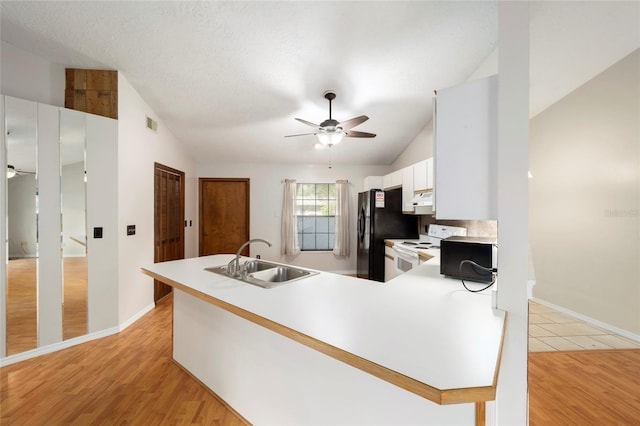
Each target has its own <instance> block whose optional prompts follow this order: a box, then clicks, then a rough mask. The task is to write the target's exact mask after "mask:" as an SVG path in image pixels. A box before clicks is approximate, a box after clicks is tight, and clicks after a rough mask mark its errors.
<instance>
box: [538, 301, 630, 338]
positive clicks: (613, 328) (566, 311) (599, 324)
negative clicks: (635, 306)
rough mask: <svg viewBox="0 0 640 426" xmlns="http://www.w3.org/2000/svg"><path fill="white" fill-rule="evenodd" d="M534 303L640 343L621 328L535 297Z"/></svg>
mask: <svg viewBox="0 0 640 426" xmlns="http://www.w3.org/2000/svg"><path fill="white" fill-rule="evenodd" d="M531 300H533V301H534V302H536V303H539V304H541V305H544V306H547V307H549V308H552V309H555V310H556V311H558V312H561V313H563V314H567V315H571V316H572V317H576V318H578V319H580V320H582V321H584V322H587V323H589V324H592V325H595V326H596V327H600V328H604V329H605V330H609V331H612V332H614V333H616V334H619V335H620V336H622V337H626V338H627V339H629V340H633V341H634V342H638V343H640V335H638V334H634V333H632V332H630V331H627V330H623V329H621V328H618V327H616V326H613V325H611V324H607V323H605V322H602V321H599V320H597V319H594V318H591V317H588V316H586V315H583V314H580V313H578V312H574V311H572V310H569V309H567V308H563V307H562V306H558V305H555V304H553V303H551V302H547V301H546V300H542V299H538V298H537V297H534V298H533V299H531Z"/></svg>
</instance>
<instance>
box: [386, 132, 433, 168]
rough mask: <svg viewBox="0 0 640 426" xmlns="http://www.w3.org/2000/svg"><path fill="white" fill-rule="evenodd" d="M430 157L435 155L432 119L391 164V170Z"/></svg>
mask: <svg viewBox="0 0 640 426" xmlns="http://www.w3.org/2000/svg"><path fill="white" fill-rule="evenodd" d="M429 157H433V120H430V121H429V122H428V123H427V125H426V126H424V128H423V129H422V130H421V131H420V133H418V135H417V136H416V137H415V139H414V140H413V141H411V143H410V144H409V145H407V147H406V148H405V149H404V151H402V152H401V153H400V155H399V156H398V158H396V160H395V161H394V162H393V164H392V165H391V170H392V171H393V170H399V169H402V168H404V167H406V166H409V165H411V164H414V163H417V162H418V161H422V160H424V159H426V158H429Z"/></svg>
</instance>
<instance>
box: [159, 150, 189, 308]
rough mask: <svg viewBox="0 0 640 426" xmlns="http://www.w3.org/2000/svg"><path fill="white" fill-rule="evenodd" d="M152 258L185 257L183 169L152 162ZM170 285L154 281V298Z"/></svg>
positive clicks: (169, 291)
mask: <svg viewBox="0 0 640 426" xmlns="http://www.w3.org/2000/svg"><path fill="white" fill-rule="evenodd" d="M154 168H155V183H154V199H155V202H154V259H153V260H154V262H166V261H168V260H176V259H184V172H181V171H179V170H175V169H172V168H170V167H167V166H164V165H162V164H159V163H155V165H154ZM169 293H171V287H170V286H168V285H166V284H163V283H161V282H160V281H158V280H155V281H154V294H153V299H154V301H156V302H157V301H158V300H160V299H162V298H163V297H164V296H166V295H167V294H169Z"/></svg>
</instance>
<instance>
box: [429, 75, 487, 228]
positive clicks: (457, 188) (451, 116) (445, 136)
mask: <svg viewBox="0 0 640 426" xmlns="http://www.w3.org/2000/svg"><path fill="white" fill-rule="evenodd" d="M434 123H435V124H434V135H435V137H434V140H435V144H434V153H435V155H434V158H435V187H436V188H437V191H436V192H435V197H436V199H435V201H436V205H437V210H436V218H438V219H476V220H495V219H497V146H498V140H497V137H498V130H497V129H498V77H497V76H491V77H488V78H485V79H481V80H476V81H472V82H469V83H465V84H462V85H459V86H455V87H451V88H448V89H442V90H438V96H437V99H436V109H435V120H434Z"/></svg>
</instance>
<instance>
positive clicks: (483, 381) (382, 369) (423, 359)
mask: <svg viewBox="0 0 640 426" xmlns="http://www.w3.org/2000/svg"><path fill="white" fill-rule="evenodd" d="M232 258H233V256H232V255H215V256H208V257H199V258H192V259H185V260H178V261H171V262H165V263H158V264H154V265H152V266H150V267H146V268H143V272H144V273H146V274H147V275H150V276H152V277H153V278H155V279H158V280H160V281H162V282H164V283H166V284H168V285H171V286H173V287H174V290H175V291H174V302H173V303H174V308H173V309H174V316H173V328H174V330H173V339H174V341H173V358H174V360H175V361H176V362H177V363H178V364H179V365H181V366H182V367H183V368H184V369H186V370H187V371H189V372H190V373H191V374H192V375H193V376H194V377H196V378H197V379H198V380H200V381H201V382H202V383H203V384H204V385H206V386H207V387H208V388H210V389H211V390H212V391H213V392H215V393H216V394H217V395H218V396H219V397H220V398H222V399H223V400H224V401H226V403H227V404H229V406H231V407H232V408H233V409H235V410H236V411H237V412H238V413H239V414H240V415H242V416H243V417H244V418H245V419H246V420H247V421H249V422H251V423H253V424H256V425H258V424H279V425H283V424H296V425H303V424H324V425H331V424H350V425H356V424H362V425H366V424H394V425H400V424H433V425H436V424H437V425H445V424H451V425H453V424H466V425H469V424H474V422H475V423H476V424H484V410H485V403H484V402H485V401H491V400H493V399H494V398H495V390H496V384H497V376H498V368H499V363H500V353H501V348H502V338H503V332H504V327H505V317H506V315H505V313H504V312H503V311H500V310H496V309H492V307H491V295H490V293H489V292H486V293H470V292H467V291H466V290H464V289H463V287H462V285H461V284H460V282H459V281H456V280H452V279H447V278H442V277H441V276H440V275H439V260H438V257H437V256H436V257H434V258H433V259H431V260H429V261H428V262H426V263H424V264H422V265H420V266H419V267H417V268H414V269H412V270H411V271H409V272H407V273H405V274H403V275H401V276H399V277H397V278H395V279H394V280H392V281H390V282H388V283H386V284H381V283H379V282H374V281H367V280H362V279H358V278H354V277H347V276H342V275H337V274H333V273H327V272H320V273H318V274H315V275H311V276H308V277H306V278H303V279H300V280H297V281H293V282H290V283H287V284H284V285H281V286H278V287H274V288H271V289H265V288H260V287H258V286H254V285H251V284H248V283H245V282H241V281H239V280H236V279H233V278H229V277H226V276H223V275H219V274H215V273H212V272H209V271H207V270H205V268H210V267H214V266H220V265H224V264H226V263H227V262H229V261H230V260H231V259H232Z"/></svg>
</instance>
